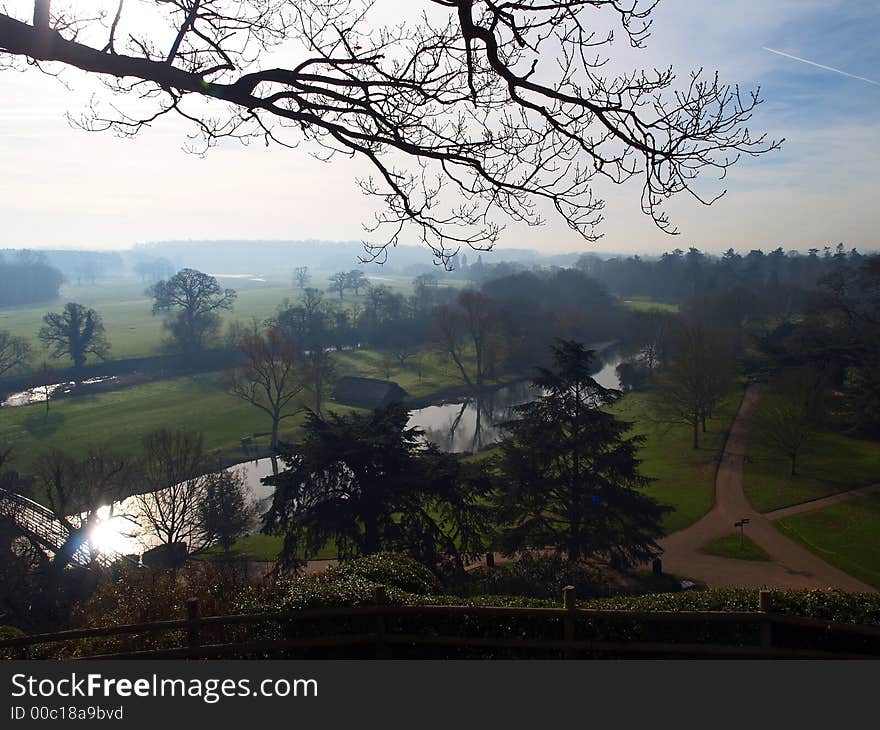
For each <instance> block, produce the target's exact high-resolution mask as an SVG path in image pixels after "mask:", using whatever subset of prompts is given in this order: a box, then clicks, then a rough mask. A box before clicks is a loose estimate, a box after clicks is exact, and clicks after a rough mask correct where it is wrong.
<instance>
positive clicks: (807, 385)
mask: <svg viewBox="0 0 880 730" xmlns="http://www.w3.org/2000/svg"><path fill="white" fill-rule="evenodd" d="M825 382H826V381H825V378H824V377H823V375H822V373H820V372H819V371H817V370H814V369H812V368H794V369H789V370H787V371H785V372H783V373H781V374H780V375H778V376H776V377H775V378H774V379H773V380H772V382H771V384H770V388H769V392H768V393H767V394H766V395H764V396H763V397H762V400H761V402H760V403H759V404H758V410H757V413H756V415H755V417H754V421H753V425H752V438H753V439H754V440H755V441H756V442H757V443H760V444H761V445H763V446H765V447H767V448H769V449H770V450H771V451H773V452H775V453H777V454H779V455H780V456H782V457H784V458H785V459H786V460H787V461H788V467H789V469H788V473H789V476H796V475H797V464H798V459H799V457H800V456H801V455H802V454H803V453H804V450H805V449H806V448H808V447H809V445H810V441H811V439H812V438H813V436H814V434H815V432H816V425H817V421H818V419H819V417H820V415H821V412H822V404H823V395H824V391H825Z"/></svg>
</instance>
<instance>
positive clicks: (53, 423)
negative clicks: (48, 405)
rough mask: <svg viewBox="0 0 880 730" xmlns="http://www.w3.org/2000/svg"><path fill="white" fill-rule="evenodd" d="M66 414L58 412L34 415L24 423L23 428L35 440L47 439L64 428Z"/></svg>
mask: <svg viewBox="0 0 880 730" xmlns="http://www.w3.org/2000/svg"><path fill="white" fill-rule="evenodd" d="M64 420H65V419H64V414H63V413H58V412H57V411H49V413H46V412H45V411H44V412H43V413H39V414H38V413H33V414H31V415H29V416H28V417H27V418H25V419H24V421H22V424H21V425H22V428H24V430H25V431H27V432H28V433H29V434H30V435H31V436H33V437H35V438H46V437H47V436H51V435H52V434H54V433H56V432H57V431H58V430H59V429H60V428H61V427H62V426H64Z"/></svg>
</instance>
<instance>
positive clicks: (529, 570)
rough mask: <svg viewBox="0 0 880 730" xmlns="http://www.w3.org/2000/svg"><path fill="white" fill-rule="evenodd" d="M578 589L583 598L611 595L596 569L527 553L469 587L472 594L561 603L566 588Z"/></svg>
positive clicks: (605, 582) (483, 575) (556, 556)
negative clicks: (546, 599)
mask: <svg viewBox="0 0 880 730" xmlns="http://www.w3.org/2000/svg"><path fill="white" fill-rule="evenodd" d="M569 585H571V586H574V587H575V591H576V593H577V595H578V597H580V598H594V597H597V596H604V595H608V594H609V592H610V589H609V586H608V583H607V581H606V580H605V579H604V578H603V576H602V575H601V574H600V573H599V572H598V571H597V570H595V569H594V568H593V567H592V566H590V565H587V564H585V563H570V562H569V561H567V560H563V559H562V558H561V557H559V556H558V555H552V556H544V555H537V556H536V555H533V554H531V553H524V554H523V555H522V556H521V557H520V558H519V559H518V560H516V561H514V562H511V563H506V564H504V565H502V566H500V567H499V568H497V569H495V570H492V571H480V573H479V574H478V575H477V577H476V580H475V581H474V582H473V583H472V584H471V585H470V586H469V587H468V589H467V591H468V593H470V594H477V595H492V594H495V595H516V596H526V597H529V598H550V599H555V600H556V601H559V599H560V597H561V596H562V589H563V588H564V587H565V586H569Z"/></svg>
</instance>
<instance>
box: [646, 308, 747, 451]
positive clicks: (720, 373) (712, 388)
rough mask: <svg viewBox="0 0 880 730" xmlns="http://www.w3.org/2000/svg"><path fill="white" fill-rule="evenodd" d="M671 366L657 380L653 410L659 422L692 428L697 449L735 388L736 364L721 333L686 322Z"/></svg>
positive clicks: (675, 343) (677, 337) (676, 340)
mask: <svg viewBox="0 0 880 730" xmlns="http://www.w3.org/2000/svg"><path fill="white" fill-rule="evenodd" d="M672 352H673V354H672V357H671V360H670V363H669V366H668V367H667V368H666V369H665V370H664V371H663V372H662V373H661V374H660V375H659V376H658V378H657V381H656V386H657V387H656V390H655V398H654V400H653V402H654V408H655V414H656V417H657V418H658V420H660V421H661V422H664V423H668V424H682V425H686V426H688V427H690V429H691V433H692V443H693V447H694V448H695V449H698V448H699V447H700V439H699V433H700V430H701V428H702V431H703V432H705V431H706V428H707V426H706V421H707V420H708V419H709V418H712V417H713V415H714V413H715V411H716V410H717V408H718V406H719V404H720V403H721V402H722V401H723V400H724V398H725V397H726V396H727V395H728V393H729V392H730V390H731V389H732V387H733V382H734V376H735V373H736V363H735V361H734V356H733V353H732V350H731V348H730V346H729V344H728V343H726V342H725V341H724V337H723V334H722V333H719V332H712V331H710V330H709V328H708V327H707V326H706V325H704V324H703V323H701V322H683V323H681V324H680V326H679V328H678V330H677V331H676V333H675V334H674V335H673V338H672Z"/></svg>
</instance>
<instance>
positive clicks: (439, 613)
mask: <svg viewBox="0 0 880 730" xmlns="http://www.w3.org/2000/svg"><path fill="white" fill-rule="evenodd" d="M770 599H771V594H770V592H769V591H761V594H760V606H759V610H758V611H630V610H619V611H618V610H601V609H579V608H577V607H576V604H575V592H574V588H572V587H570V586H569V587H567V588H566V589H565V591H564V596H563V606H562V607H561V608H530V607H500V606H429V605H415V606H414V605H395V604H389V603H388V602H387V597H386V594H385V589H384V586H378V587H377V588H376V591H375V595H374V604H373V605H370V606H357V607H345V608H323V609H307V610H300V611H287V612H276V613H257V614H236V615H229V616H202V615H201V613H200V602H199V600H198V599H197V598H193V599H190V600H189V601H188V602H187V616H186V618H182V619H174V620H165V621H151V622H147V623H140V624H125V625H117V626H104V627H99V628H89V629H72V630H67V631H58V632H53V633H45V634H35V635H31V636H21V637H16V638H11V639H5V640H2V641H0V650H13V651H14V650H27V649H30V648H33V647H35V646H43V645H52V644H58V643H67V642H73V641H79V640H83V639H90V638H107V637H117V636H119V637H121V636H126V635H132V634H150V635H154V636H155V635H156V634H162V633H167V632H171V631H178V632H181V633H182V635H183V637H184V638H183V640H182V641H181V642H180V645H179V646H172V647H165V648H150V649H139V650H133V651H119V652H113V653H108V654H91V655H86V656H80V657H78V658H89V659H123V658H181V659H190V658H212V657H223V656H230V655H237V656H251V655H255V654H265V653H273V652H276V653H277V652H278V651H281V650H297V649H298V650H320V649H350V650H357V651H360V652H361V655H363V652H364V650H367V651H369V650H370V648H372V653H371V655H372V656H375V657H376V658H388V657H393V656H394V649H395V648H400V647H406V648H407V649H408V650H409V651H410V653H411V652H412V651H413V650H416V651H417V650H419V649H420V648H421V649H425V650H431V649H438V648H446V649H453V650H458V649H475V650H492V649H496V650H504V651H511V652H526V653H527V652H529V651H531V652H541V653H542V654H543V655H546V654H547V653H548V652H550V653H553V654H554V655H556V656H559V657H562V658H568V659H571V658H576V657H578V656H583V655H589V656H597V655H598V656H603V655H604V656H608V655H611V656H623V657H625V656H642V657H644V656H655V657H656V656H669V657H674V656H689V657H705V658H710V657H712V658H720V657H730V658H789V659H794V658H800V659H807V658H809V659H842V658H853V659H855V658H860V659H866V658H880V626H866V625H857V624H845V623H838V622H828V621H822V620H818V619H811V618H805V617H799V616H785V615H779V614H774V613H773V612H772V610H771V608H772V606H771V600H770ZM402 617H421V618H431V617H433V618H436V619H463V618H466V617H486V618H498V619H510V620H514V621H516V620H521V619H533V620H538V621H541V622H546V623H552V622H555V623H556V624H561V631H560V632H559V638H549V639H548V638H534V637H529V636H513V635H504V634H503V632H502V635H499V636H489V637H483V636H480V637H477V636H465V635H461V634H460V633H455V634H450V635H443V634H438V635H428V634H427V633H414V632H412V631H395V630H394V628H393V619H399V618H402ZM370 618H372V622H371V623H372V625H371V630H368V631H358V632H353V633H335V634H333V633H331V634H329V635H324V636H310V637H294V638H267V639H260V638H257V639H246V640H241V641H235V642H229V643H209V642H208V641H206V640H205V633H206V632H208V631H210V630H212V629H217V628H218V627H219V628H223V627H233V626H246V625H256V624H281V625H287V626H290V625H294V624H298V625H303V624H308V622H311V621H323V620H328V619H364V620H368V619H370ZM627 622H629V623H633V622H635V623H637V624H646V625H650V624H672V625H677V626H683V625H687V624H693V625H700V624H702V625H707V626H712V627H716V626H720V625H726V626H740V627H742V626H756V627H758V629H759V631H758V632H757V635H758V637H759V638H758V641H756V642H755V643H746V644H742V643H739V644H729V643H728V644H724V643H709V642H705V641H698V642H694V641H681V642H679V641H644V640H632V641H630V640H603V639H590V638H583V636H581V637H578V631H577V629H578V627H579V626H581V627H583V626H584V625H590V626H594V627H595V626H603V627H606V628H607V627H608V626H613V625H621V624H626V623H627ZM425 626H426V627H430V628H432V629H434V630H436V629H437V628H438V627H440V626H442V622H438V623H437V624H430V623H428V624H426V625H425ZM779 629H794V630H797V631H799V632H800V634H799V636H800V637H801V638H800V640H799V642H798V644H796V645H793V646H792V645H789V646H785V645H780V644H779V643H778V642H777V641H776V640H775V636H776V633H777V631H778V630H779ZM839 637H847V639H850V640H851V639H853V638H855V639H862V640H864V641H865V642H867V645H864V644H863V645H861V646H860V650H859V651H851V650H840V649H836V648H835V649H833V650H824V649H821V648H819V649H817V648H814V645H815V644H819V645H821V644H822V642H823V640H824V641H827V640H829V639H835V638H839ZM410 655H412V654H410Z"/></svg>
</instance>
